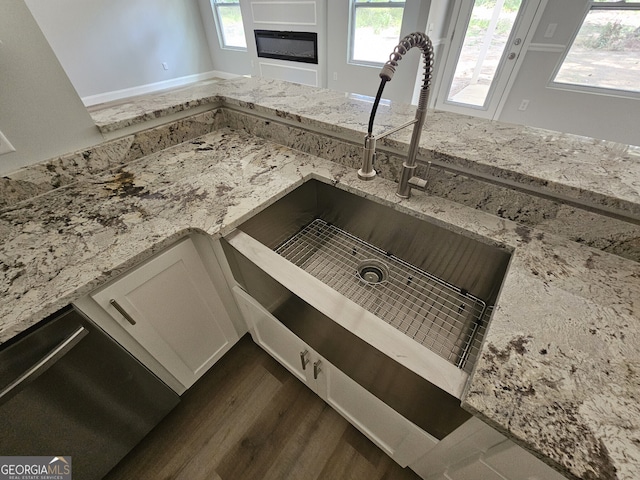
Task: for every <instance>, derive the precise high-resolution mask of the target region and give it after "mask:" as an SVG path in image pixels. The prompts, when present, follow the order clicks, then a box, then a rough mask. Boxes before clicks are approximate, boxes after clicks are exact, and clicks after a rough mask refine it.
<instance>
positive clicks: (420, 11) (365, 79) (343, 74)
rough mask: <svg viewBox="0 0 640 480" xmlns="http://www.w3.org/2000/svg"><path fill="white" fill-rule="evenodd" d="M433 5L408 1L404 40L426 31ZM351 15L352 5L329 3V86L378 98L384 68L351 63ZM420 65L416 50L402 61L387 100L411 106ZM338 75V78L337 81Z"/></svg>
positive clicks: (415, 0) (385, 91) (388, 88)
mask: <svg viewBox="0 0 640 480" xmlns="http://www.w3.org/2000/svg"><path fill="white" fill-rule="evenodd" d="M430 6H431V1H430V0H426V1H425V0H423V1H420V0H407V2H406V5H405V12H404V15H403V18H402V28H401V30H400V36H401V37H403V36H404V35H407V34H408V33H411V32H415V31H421V32H424V31H425V30H426V26H427V17H428V16H429V7H430ZM349 14H350V12H349V2H347V1H336V0H329V10H328V27H327V28H329V29H330V31H331V34H330V35H328V38H329V43H328V45H329V56H328V68H327V70H328V81H327V86H328V88H330V89H333V90H340V91H343V92H354V93H359V94H362V95H369V96H375V94H376V92H377V91H378V85H379V84H380V77H379V76H378V74H379V73H380V67H371V66H362V65H352V64H349V63H348V62H347V56H348V51H347V48H348V44H349V41H348V35H349ZM386 54H387V55H388V54H391V52H386ZM419 64H421V55H420V50H418V49H413V50H411V51H410V52H409V53H407V54H406V55H405V57H404V58H403V59H402V60H401V61H400V64H399V66H398V69H397V70H396V73H395V74H394V76H393V80H392V81H391V82H389V83H388V84H387V85H386V86H385V89H384V94H383V97H384V98H387V99H390V100H394V101H398V102H402V103H411V100H412V97H413V93H414V86H415V84H416V76H417V74H418V68H419V67H418V66H419ZM334 74H335V75H336V77H337V79H335V80H334V78H336V77H334Z"/></svg>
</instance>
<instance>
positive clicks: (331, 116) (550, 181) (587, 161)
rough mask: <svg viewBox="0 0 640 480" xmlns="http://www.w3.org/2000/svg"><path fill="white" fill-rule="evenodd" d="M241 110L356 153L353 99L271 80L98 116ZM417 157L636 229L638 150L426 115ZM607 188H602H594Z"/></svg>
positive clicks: (385, 119) (402, 112)
mask: <svg viewBox="0 0 640 480" xmlns="http://www.w3.org/2000/svg"><path fill="white" fill-rule="evenodd" d="M207 104H210V105H212V106H222V107H227V108H241V109H245V110H248V111H251V112H252V113H254V114H261V115H265V116H271V117H274V118H279V119H281V120H282V121H288V122H292V123H294V124H297V125H299V126H300V127H302V128H309V129H312V130H320V131H322V132H324V133H325V134H328V135H337V136H339V137H341V138H349V139H350V140H351V141H353V142H357V143H360V142H362V141H363V139H364V135H365V134H366V131H367V123H368V120H369V113H370V109H371V104H370V102H369V101H367V100H366V98H364V97H362V96H359V95H352V94H348V93H342V92H336V91H332V90H327V89H322V88H317V87H310V86H306V85H300V84H295V83H289V82H284V81H279V80H265V79H256V78H249V77H243V78H236V79H230V80H225V81H223V82H219V83H213V84H208V85H204V86H195V87H193V88H191V89H189V88H186V89H183V90H180V91H178V92H176V93H171V92H168V93H165V94H162V95H158V96H157V97H153V99H152V100H151V101H150V102H149V103H148V104H147V105H145V104H144V102H136V103H135V104H130V105H126V104H125V105H124V106H120V107H115V108H114V109H112V110H111V112H109V111H106V112H101V113H99V115H101V116H99V117H95V116H94V120H95V121H96V124H97V125H98V127H99V129H100V130H101V131H102V132H103V133H104V132H115V131H117V130H118V129H121V128H125V127H129V126H132V125H136V124H141V123H144V122H146V121H148V120H150V119H153V118H160V117H163V116H166V115H170V114H172V113H175V112H179V111H187V110H189V109H190V108H194V107H198V106H202V105H207ZM414 112H415V107H413V106H409V105H403V104H394V103H391V104H389V105H381V106H380V108H379V110H378V113H377V115H376V119H375V122H374V134H376V135H377V134H380V133H382V132H384V131H387V130H389V129H391V128H393V127H395V126H397V125H401V124H403V123H405V122H406V121H408V120H411V119H412V118H413V116H414ZM410 135H411V129H410V128H406V129H404V130H401V131H400V132H398V133H396V134H393V135H391V136H390V137H386V138H384V139H382V140H380V142H379V145H378V148H379V149H384V148H385V147H388V148H392V149H400V150H406V148H407V146H408V144H409V139H410ZM420 145H421V147H420V150H419V155H420V157H421V158H424V159H427V160H430V161H432V162H433V163H434V165H440V166H443V167H445V168H452V169H454V170H458V171H461V172H469V173H470V174H472V175H478V176H479V177H480V178H483V177H485V178H488V179H494V180H496V179H497V180H498V181H504V182H506V183H507V184H514V185H516V186H517V187H518V188H522V189H525V190H532V191H535V192H541V193H543V194H547V195H552V196H558V197H560V198H564V199H565V200H568V201H573V202H576V203H578V204H581V205H585V206H587V207H591V208H596V209H601V210H602V211H605V212H613V213H616V214H619V215H622V216H625V217H628V218H631V219H634V220H636V221H639V220H640V185H639V184H638V182H637V180H636V179H637V178H639V177H640V146H633V145H623V144H620V143H616V142H611V141H604V140H597V139H593V138H588V137H584V136H579V135H572V134H565V133H560V132H554V131H551V130H545V129H541V128H535V127H527V126H522V125H515V124H507V123H502V122H496V121H490V120H485V119H480V118H475V117H471V116H467V115H460V114H454V113H449V112H444V111H434V110H430V111H429V112H428V114H427V121H426V127H425V130H424V134H423V135H422V140H421V143H420ZM603 178H607V182H606V186H605V182H602V181H601V180H602V179H603Z"/></svg>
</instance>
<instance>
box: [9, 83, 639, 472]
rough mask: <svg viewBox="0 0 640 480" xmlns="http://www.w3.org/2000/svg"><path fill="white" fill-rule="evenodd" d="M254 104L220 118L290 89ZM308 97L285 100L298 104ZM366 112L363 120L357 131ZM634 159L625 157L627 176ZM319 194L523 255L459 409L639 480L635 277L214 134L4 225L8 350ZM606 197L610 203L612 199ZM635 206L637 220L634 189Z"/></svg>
mask: <svg viewBox="0 0 640 480" xmlns="http://www.w3.org/2000/svg"><path fill="white" fill-rule="evenodd" d="M243 82H253V81H252V80H244V79H243V80H242V81H241V82H240V83H243ZM225 85H227V87H228V88H229V89H230V90H233V89H240V86H239V85H238V84H237V83H233V82H231V83H226V82H225ZM251 85H253V83H251ZM219 87H220V85H216V88H219ZM244 88H245V89H246V88H248V85H247V84H245V85H244ZM251 88H253V87H251ZM255 88H257V89H259V92H261V93H260V94H259V93H257V92H256V91H254V92H253V93H250V94H249V93H248V94H246V98H251V99H253V101H247V100H245V99H243V98H240V97H241V96H242V95H240V94H239V93H238V92H236V93H235V94H231V93H229V92H227V93H226V94H225V95H228V96H226V97H225V102H231V101H233V102H236V103H237V106H238V107H240V108H247V109H250V110H260V108H262V107H260V108H259V107H258V106H256V104H255V103H254V102H256V101H257V100H260V101H262V102H264V103H266V104H269V106H268V107H264V109H265V114H266V113H267V111H268V112H270V113H272V112H273V108H275V107H276V105H275V104H276V103H277V101H278V100H277V95H276V90H278V89H279V90H278V91H279V92H280V94H282V89H283V88H285V87H283V85H282V84H280V83H278V82H273V83H269V82H267V87H260V88H259V87H255ZM265 88H266V90H268V91H270V92H271V93H270V94H267V93H266V92H265ZM298 88H300V91H302V87H297V86H292V87H286V90H287V91H291V96H292V97H294V98H295V93H296V91H297V90H298ZM305 88H306V87H305ZM305 92H306V93H304V95H306V97H305V98H308V90H305ZM269 95H272V96H269ZM301 95H302V93H301ZM328 95H329V96H330V94H328ZM232 97H233V99H234V100H229V98H232ZM258 97H260V98H258ZM338 97H339V95H337V96H336V98H335V103H334V104H332V106H331V107H330V108H329V107H327V112H326V115H327V119H325V120H326V121H328V118H329V117H330V116H331V115H333V116H334V117H335V116H336V115H337V113H336V108H337V107H336V105H338V104H339V100H338ZM301 98H302V97H300V98H298V100H297V101H296V100H294V101H292V104H293V105H295V104H296V102H297V104H300V102H302V99H301ZM216 101H218V100H216ZM281 101H282V103H283V105H284V104H285V103H287V98H282V99H281ZM323 101H326V102H328V103H331V102H330V100H329V99H323ZM342 101H343V102H344V101H345V98H344V96H342ZM355 105H356V106H357V105H358V103H357V101H356V103H355ZM283 108H285V107H283ZM367 108H368V106H367V107H365V105H363V106H362V109H361V110H362V111H361V112H359V113H354V114H353V117H354V118H355V117H357V118H358V119H359V120H355V119H354V120H353V121H354V128H356V129H357V128H360V127H361V123H358V122H361V118H362V115H364V113H366V111H367ZM278 111H279V112H281V115H282V116H283V117H288V118H295V116H296V115H298V114H297V113H292V112H293V111H295V109H292V108H289V109H288V110H282V111H280V110H278ZM331 112H334V113H331ZM338 112H339V111H338ZM258 113H260V112H258ZM317 116H322V113H321V112H320V110H318V113H317ZM345 117H348V115H345ZM379 118H381V119H382V118H383V116H380V117H379ZM295 121H298V120H295ZM316 121H317V120H315V119H314V120H310V122H316ZM304 122H306V120H305V119H304V118H303V117H300V120H299V123H304ZM380 125H382V123H381V124H380ZM344 128H347V127H344V126H337V127H336V129H338V130H340V129H344ZM514 128H520V127H514ZM340 133H342V132H340ZM573 140H575V139H574V138H572V141H573ZM585 143H588V142H586V141H585ZM594 145H595V144H594ZM592 146H593V145H592ZM544 148H551V147H549V146H546V147H544ZM585 148H586V147H585ZM536 151H537V152H539V151H540V149H539V150H536ZM575 155H578V154H575ZM580 155H586V154H585V153H584V152H583V153H580V154H579V155H578V156H580ZM625 155H626V154H624V155H622V156H618V157H616V158H618V159H619V160H620V162H621V165H626V164H625V162H627V161H630V160H628V158H627V157H625ZM527 168H528V167H527ZM621 177H622V175H621ZM309 178H316V179H318V180H321V181H325V182H328V183H334V184H336V185H337V186H338V187H339V188H344V189H346V190H349V191H351V192H353V193H356V194H358V195H364V196H367V197H372V198H374V199H376V201H379V202H381V203H384V204H387V205H391V206H393V207H394V208H396V209H399V210H402V211H404V212H406V213H409V214H412V215H415V216H418V217H421V218H425V219H428V220H430V221H433V222H436V223H438V224H440V225H443V226H445V227H446V228H449V229H453V230H456V231H461V232H466V234H468V235H473V236H482V237H484V238H485V239H488V240H490V241H492V242H499V243H502V244H505V245H507V246H509V247H510V248H512V249H514V253H513V257H512V260H511V264H510V267H509V271H508V273H507V276H506V278H505V281H504V285H503V288H502V291H501V294H500V297H499V299H498V302H497V305H496V309H495V311H494V314H493V318H492V321H491V324H490V326H489V329H488V331H487V333H486V335H485V342H484V345H483V349H482V352H481V355H480V358H479V360H478V362H477V365H476V369H475V371H474V373H473V374H472V375H471V377H470V381H469V384H468V387H467V392H466V394H465V396H464V397H463V407H464V408H466V409H468V410H470V411H472V412H473V413H475V414H476V415H478V416H479V417H480V418H481V419H483V420H485V421H486V422H488V423H489V424H490V425H492V426H493V427H495V428H496V429H498V430H499V431H501V432H502V433H504V434H506V435H507V436H508V437H510V438H512V439H513V440H514V441H516V442H518V443H520V444H521V445H523V446H525V447H526V448H527V449H529V450H530V451H532V452H533V453H535V454H536V455H538V456H540V457H541V458H543V459H544V460H545V461H547V462H549V463H551V464H553V465H554V466H555V467H556V468H558V469H560V471H563V472H564V473H565V474H567V475H568V476H573V477H575V478H585V479H595V478H598V479H609V478H619V479H637V478H640V420H639V419H640V406H639V403H638V398H639V396H640V311H639V310H638V307H639V305H638V304H639V302H640V264H638V263H637V262H633V261H630V260H625V259H622V258H620V257H616V256H613V255H610V254H607V253H604V252H602V251H599V250H594V249H591V248H589V247H585V246H582V245H579V244H576V243H573V242H570V241H568V240H565V239H563V238H561V237H555V236H553V235H551V234H548V233H544V232H541V231H536V230H532V229H528V228H526V227H523V226H521V225H518V224H516V223H514V222H510V221H508V220H505V219H501V218H498V217H495V216H493V215H489V214H486V213H483V212H480V211H478V210H474V209H471V208H468V207H465V206H462V205H460V204H457V203H453V202H450V201H447V200H444V199H442V198H438V197H431V196H428V195H425V194H422V193H416V194H414V196H413V197H412V198H411V199H409V200H400V199H398V198H397V197H395V195H394V192H395V184H394V183H392V182H389V181H387V180H384V179H382V178H377V179H375V180H374V181H372V182H362V181H359V180H358V179H357V177H356V174H355V171H354V170H353V169H350V168H345V167H343V166H340V165H338V164H335V163H332V162H330V161H327V160H323V159H320V158H317V157H313V156H310V155H306V154H303V153H301V152H299V151H296V150H292V149H289V148H286V147H282V146H280V145H276V144H274V143H270V142H268V141H266V140H263V139H260V138H258V137H255V136H252V135H250V134H247V133H243V132H239V131H232V130H229V129H223V130H220V131H216V132H214V133H211V134H208V135H206V136H204V137H200V138H199V139H197V140H192V141H189V142H186V143H184V144H181V145H177V146H175V147H171V148H169V149H166V150H164V151H162V152H159V153H155V154H152V155H149V156H146V157H144V158H141V159H139V160H136V161H134V162H130V163H128V164H126V165H125V166H123V167H122V168H120V169H114V170H112V171H110V172H105V173H102V174H91V175H86V176H85V177H83V178H82V179H81V180H80V181H78V182H77V183H73V184H71V185H68V186H66V187H63V188H59V189H57V190H54V191H52V192H50V193H48V194H46V195H42V196H39V197H36V198H33V199H31V200H28V201H24V202H22V203H19V204H17V205H15V206H13V207H11V208H8V209H5V210H4V212H3V213H1V214H0V239H2V246H1V247H0V298H1V301H0V342H4V341H6V340H7V339H9V338H11V337H13V336H14V335H16V334H17V333H19V332H21V331H23V330H25V329H26V328H28V327H29V326H31V325H33V324H35V323H37V322H39V321H40V320H42V319H43V318H44V317H46V316H47V315H48V314H50V313H53V312H55V311H56V310H58V309H59V308H61V307H63V306H65V305H67V304H69V303H71V302H73V301H74V300H76V299H77V298H79V297H81V296H83V295H85V294H86V293H88V292H90V291H91V290H93V289H94V288H96V287H97V286H99V285H101V284H103V283H105V282H106V281H108V280H110V279H112V278H115V277H116V276H117V275H118V274H120V273H123V272H124V271H126V270H128V269H129V268H131V267H132V266H134V265H136V264H137V263H139V262H141V261H143V260H145V259H147V258H149V257H150V256H151V255H153V254H154V253H155V252H157V251H159V250H161V249H163V248H165V247H167V246H169V245H170V244H172V243H173V242H174V241H175V240H177V239H178V238H180V237H182V236H184V235H186V234H187V233H189V232H191V231H202V232H205V233H207V234H209V235H212V236H214V237H219V236H221V235H225V234H227V233H229V232H230V231H232V230H233V228H234V227H235V226H237V225H239V224H240V223H242V221H244V220H245V219H247V218H249V217H250V216H251V215H253V214H255V213H256V212H257V211H259V210H261V209H263V208H265V207H266V206H267V205H269V204H271V203H272V202H274V201H275V200H276V199H278V198H280V197H282V196H283V195H285V194H286V193H287V192H289V191H291V190H292V189H294V188H295V187H297V186H298V185H300V184H301V183H303V182H304V181H305V180H307V179H309ZM638 178H640V175H635V177H633V175H629V177H628V179H627V180H628V182H627V183H629V185H632V186H633V185H635V183H634V182H635V181H636V180H637V179H638ZM616 181H618V180H615V178H614V180H613V183H614V184H615V182H616ZM620 182H621V183H624V181H623V179H622V178H621V179H620ZM562 188H565V186H563V187H562ZM609 188H610V187H606V188H604V187H603V188H602V189H601V190H602V191H601V192H600V194H602V195H603V198H607V199H614V198H617V197H614V196H613V194H610V193H607V194H605V193H606V191H607V189H609ZM611 189H612V190H613V188H611ZM567 191H568V190H567ZM627 193H628V199H629V200H633V201H632V203H631V205H632V206H633V205H640V202H638V201H637V198H636V197H637V196H638V192H637V185H636V186H635V187H633V188H630V192H627Z"/></svg>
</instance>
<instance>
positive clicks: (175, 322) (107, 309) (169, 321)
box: [76, 238, 239, 393]
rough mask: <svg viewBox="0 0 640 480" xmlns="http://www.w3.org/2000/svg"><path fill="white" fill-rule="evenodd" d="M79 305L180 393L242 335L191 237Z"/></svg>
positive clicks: (93, 293) (95, 292)
mask: <svg viewBox="0 0 640 480" xmlns="http://www.w3.org/2000/svg"><path fill="white" fill-rule="evenodd" d="M218 268H219V267H218ZM209 270H211V269H209ZM95 304H97V306H98V307H99V308H100V310H102V314H100V313H99V312H96V311H95V308H93V307H94V306H95ZM76 305H77V306H78V307H79V308H80V309H81V310H83V311H84V312H85V313H86V314H87V315H88V316H90V317H92V318H94V320H95V321H96V323H98V324H99V325H100V326H101V327H102V328H103V329H104V330H106V331H107V333H109V334H111V335H112V336H113V337H114V338H116V340H118V341H120V343H121V344H123V346H124V347H125V348H127V349H129V350H130V351H131V353H133V354H134V355H136V356H138V357H139V359H140V360H141V361H142V362H143V363H145V364H147V366H148V367H149V368H150V369H151V370H152V371H154V372H155V373H156V374H157V375H158V376H159V377H160V378H162V379H163V380H165V382H166V383H168V384H169V385H170V386H171V387H172V388H174V390H176V391H177V392H178V393H182V392H184V390H186V389H187V388H189V387H190V386H191V385H192V384H193V383H194V382H195V381H196V380H197V379H198V378H199V377H200V376H201V375H202V374H204V373H205V372H206V371H207V369H208V368H209V367H211V366H212V365H213V364H214V363H215V362H216V361H217V360H218V359H219V358H220V357H222V355H224V354H225V353H226V352H227V350H229V348H231V346H233V344H234V343H235V342H236V341H237V340H238V338H239V335H238V333H237V331H236V329H235V328H234V325H233V322H232V321H231V319H230V317H229V314H228V312H227V310H226V308H225V306H224V304H223V302H222V300H221V298H220V295H219V294H218V292H217V291H216V288H215V286H214V284H213V282H212V279H211V277H210V276H209V273H208V272H207V269H206V268H205V267H204V265H203V261H202V258H201V256H200V255H199V253H198V251H197V250H196V247H195V246H194V243H193V241H192V240H191V239H190V238H187V239H184V240H182V241H180V242H179V243H177V244H176V245H174V246H172V247H170V248H169V249H167V250H165V251H164V252H162V253H161V254H159V255H158V256H156V257H155V258H153V259H152V260H150V261H148V262H146V263H144V264H143V265H141V266H139V267H137V268H135V269H133V270H132V271H130V272H128V273H126V274H125V275H124V276H122V277H120V278H118V279H117V280H116V281H114V282H112V283H110V284H109V285H107V286H105V287H103V288H101V289H99V290H97V291H94V292H92V293H91V294H90V295H89V298H85V299H83V300H82V301H80V302H77V303H76ZM87 310H89V311H87ZM104 313H106V314H107V316H105V315H104ZM96 317H97V318H96Z"/></svg>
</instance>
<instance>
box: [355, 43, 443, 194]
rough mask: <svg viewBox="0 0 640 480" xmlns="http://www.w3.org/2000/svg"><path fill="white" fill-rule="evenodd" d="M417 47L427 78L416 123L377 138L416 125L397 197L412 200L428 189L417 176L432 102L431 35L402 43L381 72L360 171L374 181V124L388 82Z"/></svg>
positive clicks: (422, 90)
mask: <svg viewBox="0 0 640 480" xmlns="http://www.w3.org/2000/svg"><path fill="white" fill-rule="evenodd" d="M413 47H418V48H420V50H421V51H422V56H423V59H424V77H423V81H422V87H421V88H420V97H419V100H418V108H417V109H416V115H415V119H414V120H413V121H411V122H408V123H407V124H405V125H402V126H401V127H398V128H395V129H392V130H390V131H389V132H387V133H384V134H382V135H379V136H378V137H377V138H381V137H383V136H386V135H389V134H390V133H392V132H396V131H398V130H399V129H400V128H404V127H406V126H408V125H413V132H412V133H411V142H410V144H409V153H408V155H407V158H406V160H405V161H404V162H403V164H402V173H401V175H400V181H399V183H398V190H397V192H396V195H398V196H399V197H402V198H409V197H410V196H411V188H412V187H417V188H422V189H424V187H425V186H426V182H424V180H421V179H418V178H416V177H415V176H414V172H415V169H416V157H417V155H418V149H419V147H420V136H421V134H422V128H423V127H424V120H425V116H426V113H427V104H428V102H429V90H430V88H431V77H432V74H433V45H432V43H431V40H430V39H429V37H428V36H427V35H425V34H424V33H420V32H415V33H411V34H409V35H407V36H406V37H404V38H403V39H402V40H400V43H399V44H398V45H396V47H395V48H394V49H393V52H392V53H391V55H389V60H388V61H387V63H385V64H384V66H383V67H382V70H381V71H380V78H381V82H380V87H379V88H378V93H377V95H376V99H375V101H374V104H373V108H372V109H371V116H370V118H369V129H368V133H367V136H366V137H365V148H364V155H363V160H362V168H361V169H360V170H358V177H360V178H361V179H363V180H370V179H371V178H373V177H374V176H375V175H376V173H375V170H374V169H373V163H374V161H375V141H376V137H375V136H373V133H372V132H373V120H374V117H375V114H376V110H377V108H378V104H379V102H380V97H381V95H382V90H383V89H384V86H385V84H386V82H389V81H391V79H392V78H393V75H394V73H395V71H396V67H397V66H398V62H399V61H400V60H402V57H403V56H404V55H405V54H406V53H407V52H408V51H409V50H411V49H412V48H413Z"/></svg>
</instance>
